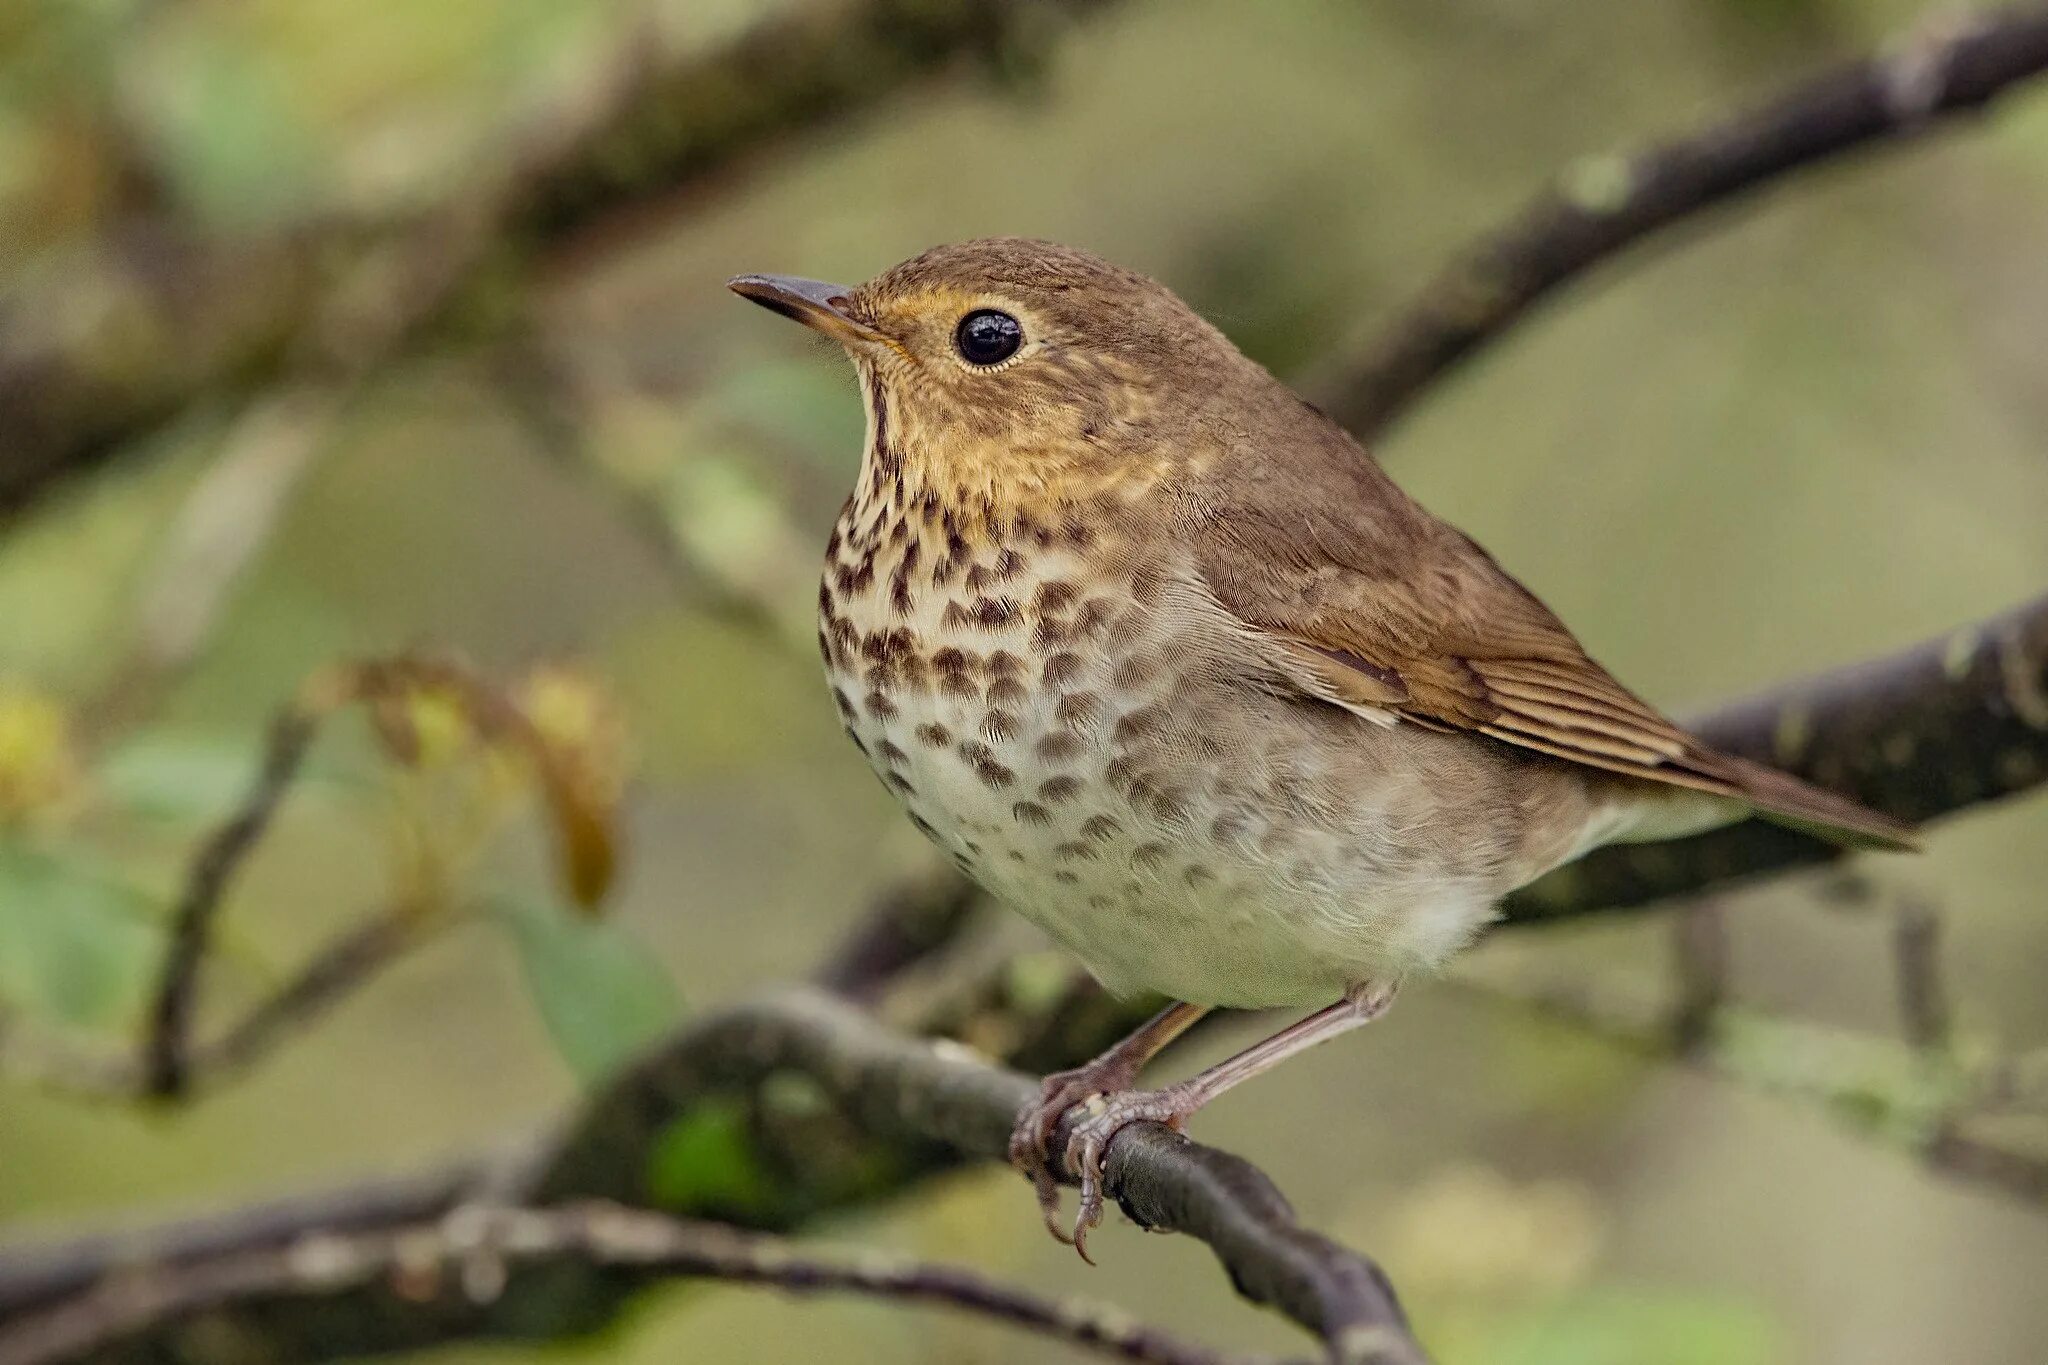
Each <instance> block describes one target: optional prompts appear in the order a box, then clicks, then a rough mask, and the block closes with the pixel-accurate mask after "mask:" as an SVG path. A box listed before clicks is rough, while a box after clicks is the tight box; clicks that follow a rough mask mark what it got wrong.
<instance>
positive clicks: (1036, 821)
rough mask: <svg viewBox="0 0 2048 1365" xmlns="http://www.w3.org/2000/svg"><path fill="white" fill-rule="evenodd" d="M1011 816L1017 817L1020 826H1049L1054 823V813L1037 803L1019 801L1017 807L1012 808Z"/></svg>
mask: <svg viewBox="0 0 2048 1365" xmlns="http://www.w3.org/2000/svg"><path fill="white" fill-rule="evenodd" d="M1010 814H1011V815H1014V816H1015V817H1017V822H1018V823H1019V824H1025V825H1049V824H1051V823H1052V812H1051V811H1049V810H1047V809H1046V808H1045V807H1044V806H1041V805H1039V804H1038V803H1037V802H1036V801H1019V802H1018V803H1017V804H1016V805H1014V806H1012V807H1010Z"/></svg>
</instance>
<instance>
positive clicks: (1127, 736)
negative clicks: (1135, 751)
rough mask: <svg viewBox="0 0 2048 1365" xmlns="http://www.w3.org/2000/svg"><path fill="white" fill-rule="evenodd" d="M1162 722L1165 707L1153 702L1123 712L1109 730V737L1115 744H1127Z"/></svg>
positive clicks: (1164, 720) (1164, 719)
mask: <svg viewBox="0 0 2048 1365" xmlns="http://www.w3.org/2000/svg"><path fill="white" fill-rule="evenodd" d="M1164 724H1166V708H1165V707H1163V706H1160V705H1158V704H1157V703H1156V702H1155V703H1154V704H1152V705H1150V706H1141V707H1139V708H1138V709H1137V710H1135V711H1127V712H1125V713H1124V714H1123V716H1121V717H1120V718H1119V719H1118V720H1117V723H1116V728H1115V729H1113V730H1112V731H1110V739H1111V741H1112V742H1114V743H1117V744H1129V743H1131V742H1132V741H1133V740H1136V739H1139V738H1141V737H1143V736H1145V735H1149V734H1151V733H1152V732H1153V731H1155V730H1157V729H1158V728H1159V727H1160V726H1162V725H1164Z"/></svg>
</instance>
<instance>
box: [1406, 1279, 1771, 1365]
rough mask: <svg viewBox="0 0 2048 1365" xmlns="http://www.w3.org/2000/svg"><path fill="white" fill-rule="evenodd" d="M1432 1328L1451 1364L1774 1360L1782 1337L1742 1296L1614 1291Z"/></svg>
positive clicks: (1733, 1364) (1684, 1364)
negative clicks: (1726, 1296)
mask: <svg viewBox="0 0 2048 1365" xmlns="http://www.w3.org/2000/svg"><path fill="white" fill-rule="evenodd" d="M1426 1326H1427V1328H1428V1329H1429V1330H1427V1331H1426V1335H1428V1336H1429V1337H1430V1339H1431V1341H1432V1342H1433V1343H1434V1345H1435V1347H1436V1349H1437V1351H1438V1353H1439V1356H1440V1358H1441V1359H1442V1360H1444V1361H1446V1362H1448V1365H1459V1363H1460V1362H1474V1363H1475V1365H1476V1362H1481V1361H1484V1362H1485V1363H1486V1365H1640V1362H1643V1361H1651V1360H1654V1361H1656V1362H1658V1365H1771V1362H1773V1361H1777V1360H1782V1359H1783V1358H1784V1356H1785V1342H1784V1340H1783V1337H1782V1334H1781V1333H1780V1332H1779V1331H1778V1330H1777V1329H1776V1328H1775V1326H1774V1325H1773V1324H1772V1323H1771V1321H1770V1319H1769V1318H1768V1317H1767V1316H1765V1315H1764V1313H1763V1312H1762V1311H1761V1310H1759V1309H1758V1308H1756V1307H1755V1306H1754V1305H1752V1304H1749V1303H1746V1302H1744V1301H1742V1300H1740V1299H1732V1298H1722V1297H1715V1296H1708V1295H1691V1294H1684V1293H1673V1292H1669V1291H1663V1290H1614V1291H1610V1292H1603V1293H1589V1294H1580V1295H1574V1296H1572V1297H1570V1298H1566V1299H1563V1300H1559V1301H1555V1302H1548V1303H1544V1304H1541V1305H1537V1306H1531V1307H1528V1308H1524V1309H1520V1310H1514V1311H1508V1312H1503V1313H1488V1314H1484V1315H1475V1316H1474V1317H1471V1318H1463V1317H1453V1318H1451V1319H1449V1320H1447V1321H1444V1322H1440V1323H1436V1324H1427V1325H1426Z"/></svg>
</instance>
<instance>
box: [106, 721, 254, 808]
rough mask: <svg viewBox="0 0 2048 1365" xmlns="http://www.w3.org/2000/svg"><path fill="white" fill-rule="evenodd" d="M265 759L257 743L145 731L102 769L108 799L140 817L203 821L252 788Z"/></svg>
mask: <svg viewBox="0 0 2048 1365" xmlns="http://www.w3.org/2000/svg"><path fill="white" fill-rule="evenodd" d="M258 761H259V758H258V754H257V752H256V746H255V744H254V742H252V741H250V740H248V739H241V740H235V741H228V740H217V739H206V738H201V737H198V736H192V735H142V736H139V737H137V738H135V739H131V740H129V741H127V742H126V743H124V744H122V745H121V746H120V747H119V748H117V749H115V750H114V751H113V752H112V753H111V754H109V755H108V756H107V759H106V761H105V762H104V763H102V764H101V765H100V767H99V770H98V774H97V775H98V779H99V784H100V789H101V790H102V791H103V792H104V793H105V794H106V796H107V798H108V799H109V800H111V801H112V802H114V803H115V804H116V805H119V806H121V807H122V808H124V809H126V810H129V811H132V812H134V813H135V814H138V815H152V816H159V817H162V818H165V819H177V820H186V819H197V818H205V817H208V816H215V815H219V814H221V813H222V812H225V811H226V810H227V809H228V808H229V807H231V806H233V805H234V804H235V802H237V801H239V800H241V799H242V797H243V796H244V795H245V794H246V793H247V792H248V790H249V785H250V783H252V782H253V781H255V777H256V765H257V763H258Z"/></svg>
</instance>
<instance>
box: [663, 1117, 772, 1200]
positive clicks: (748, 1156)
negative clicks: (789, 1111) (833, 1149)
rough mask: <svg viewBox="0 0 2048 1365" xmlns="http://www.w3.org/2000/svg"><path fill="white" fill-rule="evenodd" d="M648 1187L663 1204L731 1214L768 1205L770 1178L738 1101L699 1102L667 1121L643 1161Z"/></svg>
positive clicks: (770, 1193) (770, 1187) (770, 1194)
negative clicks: (650, 1151) (667, 1124)
mask: <svg viewBox="0 0 2048 1365" xmlns="http://www.w3.org/2000/svg"><path fill="white" fill-rule="evenodd" d="M647 1192H648V1194H649V1195H650V1196H651V1197H652V1198H653V1199H654V1201H655V1202H656V1203H658V1204H660V1205H661V1206H662V1207H664V1208H674V1209H687V1210H689V1211H690V1212H692V1213H699V1214H713V1215H724V1216H735V1215H740V1214H746V1213H752V1212H755V1211H758V1210H760V1209H764V1208H767V1207H769V1206H770V1205H771V1203H772V1202H773V1195H774V1182H773V1181H772V1180H771V1179H770V1178H769V1175H768V1172H767V1171H766V1170H764V1169H763V1168H762V1165H761V1161H760V1158H759V1156H758V1155H756V1153H755V1151H754V1143H753V1139H752V1137H751V1136H750V1135H749V1134H748V1132H747V1116H746V1111H745V1109H743V1108H742V1107H741V1106H740V1104H739V1103H738V1102H737V1101H732V1100H712V1101H707V1102H705V1103H703V1104H700V1105H697V1106H696V1107H695V1108H693V1109H691V1110H690V1112H689V1113H687V1114H685V1115H683V1117H681V1118H679V1119H677V1120H676V1121H675V1122H674V1123H672V1124H670V1125H669V1126H668V1129H667V1131H665V1132H663V1133H662V1135H661V1137H660V1138H659V1139H658V1140H657V1141H656V1142H655V1144H654V1150H653V1151H652V1153H650V1155H649V1156H648V1161H647Z"/></svg>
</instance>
